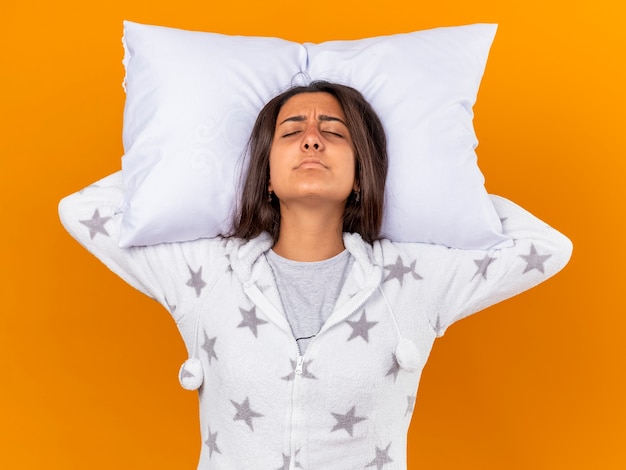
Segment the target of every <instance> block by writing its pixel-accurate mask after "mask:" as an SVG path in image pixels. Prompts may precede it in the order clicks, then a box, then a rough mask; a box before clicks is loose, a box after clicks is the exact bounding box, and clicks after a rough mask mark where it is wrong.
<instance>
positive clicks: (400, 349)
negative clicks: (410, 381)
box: [396, 338, 422, 372]
mask: <svg viewBox="0 0 626 470" xmlns="http://www.w3.org/2000/svg"><path fill="white" fill-rule="evenodd" d="M396 361H398V364H399V365H400V367H402V368H403V369H404V370H405V371H407V372H415V371H417V370H419V368H420V366H421V362H422V361H421V360H420V352H419V351H418V349H417V346H415V343H414V342H413V341H411V340H408V339H406V338H400V341H398V345H397V346H396Z"/></svg>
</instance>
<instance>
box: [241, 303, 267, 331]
mask: <svg viewBox="0 0 626 470" xmlns="http://www.w3.org/2000/svg"><path fill="white" fill-rule="evenodd" d="M239 311H240V312H241V316H242V317H243V320H241V323H239V325H237V328H250V331H252V334H253V335H254V337H255V338H256V337H257V332H258V329H257V327H258V325H263V324H264V323H267V322H266V321H265V320H262V319H260V318H258V317H257V316H256V308H254V307H252V309H251V310H244V309H243V308H239Z"/></svg>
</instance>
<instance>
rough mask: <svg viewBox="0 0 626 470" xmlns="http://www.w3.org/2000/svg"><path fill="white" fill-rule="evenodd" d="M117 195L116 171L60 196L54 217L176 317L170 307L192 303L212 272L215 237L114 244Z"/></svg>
mask: <svg viewBox="0 0 626 470" xmlns="http://www.w3.org/2000/svg"><path fill="white" fill-rule="evenodd" d="M122 200H123V182H122V175H121V172H117V173H114V174H112V175H110V176H107V177H106V178H103V179H102V180H100V181H98V182H96V183H94V184H92V185H90V186H88V187H86V188H84V189H83V190H81V191H79V192H77V193H75V194H72V195H70V196H67V197H65V198H64V199H62V200H61V202H60V203H59V216H60V219H61V222H62V224H63V226H64V227H65V229H66V230H67V231H68V232H69V234H70V235H71V236H72V237H74V238H75V239H76V240H77V241H78V242H79V243H80V244H81V245H83V246H84V247H85V248H86V249H87V250H88V251H89V252H91V253H92V254H93V255H94V256H96V257H97V258H98V259H99V260H100V261H102V263H104V264H105V265H106V266H107V267H108V268H109V269H111V271H113V272H114V273H115V274H117V275H118V276H120V277H121V278H122V279H123V280H124V281H126V282H127V283H128V284H130V285H131V286H133V287H134V288H136V289H137V290H139V291H140V292H142V293H144V294H146V295H148V296H149V297H152V298H154V299H155V300H157V301H158V302H159V303H161V304H162V305H163V306H164V307H165V308H166V309H167V310H168V311H170V313H171V314H172V315H173V316H174V319H175V320H176V321H178V320H179V319H180V317H181V316H182V315H183V311H182V310H181V309H180V308H179V309H178V310H176V308H175V306H176V305H180V304H185V305H190V306H197V305H198V304H199V303H200V302H201V300H202V298H201V294H204V293H205V292H206V291H207V290H208V289H206V287H207V286H208V285H209V284H210V283H211V282H212V281H211V279H212V278H216V277H217V272H215V271H216V270H215V269H211V268H215V263H213V264H210V261H211V253H212V251H215V248H216V247H215V245H219V244H220V240H217V239H216V240H197V241H194V242H186V243H164V244H160V245H154V246H143V247H130V248H120V247H119V232H120V224H121V218H122V213H121V211H120V210H119V207H120V206H121V203H122ZM224 262H225V260H224ZM203 268H204V270H203Z"/></svg>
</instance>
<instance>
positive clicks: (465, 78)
mask: <svg viewBox="0 0 626 470" xmlns="http://www.w3.org/2000/svg"><path fill="white" fill-rule="evenodd" d="M496 28H497V26H496V25H493V24H474V25H466V26H454V27H446V28H436V29H431V30H425V31H417V32H412V33H404V34H396V35H390V36H380V37H373V38H366V39H360V40H352V41H329V42H323V43H319V44H313V43H302V44H300V43H296V42H291V41H287V40H283V39H279V38H269V37H253V36H228V35H222V34H216V33H205V32H195V31H185V30H181V29H175V28H166V27H162V26H151V25H142V24H138V23H133V22H130V21H125V22H124V37H123V44H124V47H125V57H124V66H125V69H126V77H125V80H124V86H125V90H126V104H125V109H124V128H123V142H124V156H123V158H122V175H123V178H124V185H125V199H124V203H123V207H122V208H121V210H122V211H123V216H122V227H121V233H120V245H121V246H123V247H128V246H135V245H152V244H157V243H162V242H171V241H185V240H193V239H197V238H202V237H213V236H216V235H219V234H223V233H227V232H228V231H229V230H230V225H231V222H232V218H233V215H234V213H235V211H236V204H237V195H238V194H239V191H238V190H239V188H240V186H241V174H242V171H243V170H244V168H243V162H244V151H245V146H246V143H247V139H248V136H249V134H250V131H251V129H252V126H253V124H254V121H255V119H256V115H257V114H258V112H259V111H260V110H261V108H262V107H263V105H264V104H265V103H266V102H267V101H269V100H270V99H271V98H272V97H274V96H275V95H277V94H279V93H280V92H282V91H284V90H286V89H287V88H289V87H290V86H291V85H294V84H304V83H307V82H308V81H311V80H317V79H324V80H329V81H333V82H338V83H342V84H345V85H349V86H352V87H354V88H356V89H358V90H359V91H360V92H361V93H362V94H363V95H364V97H365V98H366V99H367V100H368V101H369V102H370V103H371V105H372V106H373V108H374V109H375V110H376V112H377V113H378V115H379V116H380V118H381V120H382V122H383V125H384V127H385V131H386V133H387V139H388V152H389V174H388V178H387V185H386V191H385V216H384V220H383V228H382V233H383V235H384V236H385V237H386V238H389V239H391V240H393V241H398V242H426V243H437V244H442V245H446V246H450V247H457V248H469V249H481V248H491V247H496V246H502V245H507V244H509V243H510V240H509V239H508V237H506V236H505V235H503V234H502V227H501V223H500V220H499V218H498V216H497V214H496V212H495V209H494V207H493V205H492V203H491V201H490V199H489V196H488V194H487V191H486V189H485V187H484V177H483V175H482V173H481V172H480V169H479V168H478V165H477V156H476V153H475V148H476V146H477V143H478V142H477V139H476V135H475V133H474V128H473V123H472V119H473V110H472V107H473V105H474V103H475V101H476V95H477V93H478V88H479V85H480V81H481V78H482V75H483V72H484V68H485V65H486V61H487V57H488V54H489V49H490V47H491V44H492V42H493V39H494V36H495V32H496Z"/></svg>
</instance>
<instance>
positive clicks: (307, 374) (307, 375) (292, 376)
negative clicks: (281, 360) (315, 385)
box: [281, 359, 317, 382]
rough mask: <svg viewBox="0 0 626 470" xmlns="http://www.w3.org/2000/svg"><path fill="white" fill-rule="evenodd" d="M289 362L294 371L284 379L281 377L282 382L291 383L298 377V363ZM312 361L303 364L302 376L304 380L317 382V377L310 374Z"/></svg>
mask: <svg viewBox="0 0 626 470" xmlns="http://www.w3.org/2000/svg"><path fill="white" fill-rule="evenodd" d="M289 362H291V368H292V369H293V370H292V371H291V373H290V374H288V375H285V376H284V377H281V379H282V380H286V381H288V382H289V381H291V380H293V379H295V377H296V361H292V360H291V359H289ZM311 362H312V360H311V361H304V362H303V363H302V373H301V374H300V375H301V376H302V378H304V379H314V380H317V377H315V375H313V374H312V373H311V372H309V365H310V364H311Z"/></svg>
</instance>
